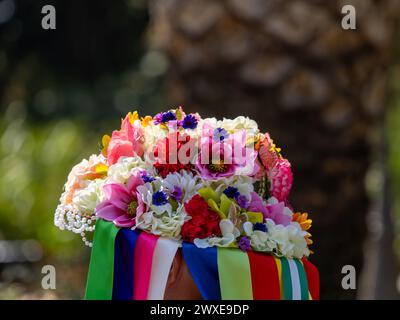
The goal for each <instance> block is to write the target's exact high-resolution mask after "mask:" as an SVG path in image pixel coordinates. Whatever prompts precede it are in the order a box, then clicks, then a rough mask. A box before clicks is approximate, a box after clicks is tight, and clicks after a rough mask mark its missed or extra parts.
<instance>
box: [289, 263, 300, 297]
mask: <svg viewBox="0 0 400 320" xmlns="http://www.w3.org/2000/svg"><path fill="white" fill-rule="evenodd" d="M287 260H288V262H289V268H290V277H291V278H292V298H293V300H301V288H300V277H299V271H298V270H297V265H296V262H294V261H293V259H287Z"/></svg>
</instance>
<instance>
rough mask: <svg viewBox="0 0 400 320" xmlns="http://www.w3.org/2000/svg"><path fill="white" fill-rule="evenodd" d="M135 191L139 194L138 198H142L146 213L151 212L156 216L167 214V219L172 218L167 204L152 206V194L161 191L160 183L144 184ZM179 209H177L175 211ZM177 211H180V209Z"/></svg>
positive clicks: (156, 181)
mask: <svg viewBox="0 0 400 320" xmlns="http://www.w3.org/2000/svg"><path fill="white" fill-rule="evenodd" d="M137 191H138V192H139V194H140V196H141V197H142V200H143V202H144V203H145V204H146V205H147V207H148V212H153V213H155V214H157V215H161V214H163V213H166V214H168V216H169V217H172V215H173V212H172V206H171V204H170V203H169V202H167V203H166V204H163V205H155V204H153V194H154V193H155V192H157V191H163V189H162V187H161V186H160V181H159V180H155V181H154V182H152V183H145V184H144V185H141V186H138V187H137ZM179 209H180V208H178V209H177V211H178V210H179ZM179 211H182V210H181V209H180V210H179Z"/></svg>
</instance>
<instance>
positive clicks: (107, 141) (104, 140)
mask: <svg viewBox="0 0 400 320" xmlns="http://www.w3.org/2000/svg"><path fill="white" fill-rule="evenodd" d="M110 140H111V137H110V136H109V135H108V134H105V135H104V136H103V138H102V139H101V144H102V145H103V148H102V150H101V154H102V155H103V156H105V157H107V149H108V145H109V144H110Z"/></svg>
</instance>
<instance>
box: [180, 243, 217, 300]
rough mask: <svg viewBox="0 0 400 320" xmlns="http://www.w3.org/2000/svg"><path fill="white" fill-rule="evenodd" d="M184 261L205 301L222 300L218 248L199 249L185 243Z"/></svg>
mask: <svg viewBox="0 0 400 320" xmlns="http://www.w3.org/2000/svg"><path fill="white" fill-rule="evenodd" d="M182 254H183V259H184V260H185V261H186V264H187V266H188V268H189V271H190V274H191V275H192V278H193V280H194V282H195V284H196V286H197V288H198V289H199V291H200V293H201V296H202V297H203V299H204V300H221V290H220V285H219V277H218V264H217V248H216V247H212V248H205V249H202V248H198V247H196V246H195V245H194V244H192V243H187V242H183V244H182Z"/></svg>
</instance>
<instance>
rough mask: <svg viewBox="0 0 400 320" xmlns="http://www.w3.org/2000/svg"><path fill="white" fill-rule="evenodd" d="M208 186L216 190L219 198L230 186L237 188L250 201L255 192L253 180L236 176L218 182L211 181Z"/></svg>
mask: <svg viewBox="0 0 400 320" xmlns="http://www.w3.org/2000/svg"><path fill="white" fill-rule="evenodd" d="M206 184H207V185H209V186H210V187H211V188H212V189H214V190H215V191H216V192H217V194H218V195H219V196H220V195H221V194H222V193H223V192H224V190H225V189H226V188H227V187H229V186H231V187H234V188H237V189H238V191H239V193H240V195H243V196H245V197H246V198H247V199H248V200H250V199H251V193H252V192H253V191H254V186H253V179H252V178H251V177H247V176H239V175H234V176H232V177H229V178H222V179H219V180H217V181H209V182H206Z"/></svg>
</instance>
